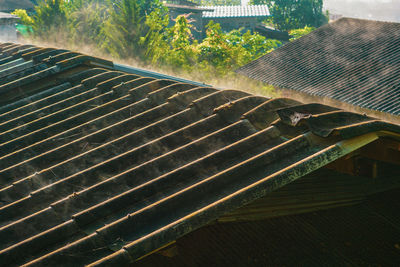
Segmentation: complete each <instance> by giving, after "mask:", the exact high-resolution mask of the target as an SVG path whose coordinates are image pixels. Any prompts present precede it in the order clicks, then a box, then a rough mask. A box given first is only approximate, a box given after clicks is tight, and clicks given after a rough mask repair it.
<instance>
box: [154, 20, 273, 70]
mask: <svg viewBox="0 0 400 267" xmlns="http://www.w3.org/2000/svg"><path fill="white" fill-rule="evenodd" d="M146 23H147V24H148V25H154V26H150V28H151V29H153V30H152V31H151V33H152V34H154V35H152V36H153V37H152V38H154V40H153V41H150V39H151V38H148V39H146V42H147V43H148V44H151V45H150V46H149V49H148V50H147V56H148V57H149V58H151V62H152V63H153V64H156V65H157V66H165V67H173V68H175V69H180V70H184V71H185V72H193V71H196V72H199V71H201V72H203V73H208V74H209V75H218V76H221V75H222V76H224V75H229V74H231V73H232V71H233V70H234V69H236V68H237V67H239V66H242V65H244V64H246V63H248V62H250V61H252V60H254V59H256V58H258V57H259V56H261V55H263V54H265V53H267V52H269V51H271V50H272V49H273V48H275V47H277V46H278V45H280V42H278V41H275V40H267V39H266V38H265V37H263V36H260V35H258V34H251V33H250V31H248V32H246V33H244V34H242V33H241V31H240V30H234V31H231V32H229V33H224V32H223V31H222V30H221V27H220V25H219V24H217V23H214V22H213V21H210V22H209V24H208V25H207V26H206V28H207V30H206V37H205V38H204V40H203V41H202V42H201V43H198V42H197V41H194V40H193V38H192V35H191V27H192V26H191V25H190V23H189V20H188V18H187V17H185V16H178V17H177V19H176V23H175V25H174V26H173V27H172V28H170V29H167V30H165V31H162V29H161V28H156V26H155V25H159V24H158V23H159V21H157V20H155V19H154V17H151V16H149V17H148V18H147V20H146ZM154 44H157V45H154Z"/></svg>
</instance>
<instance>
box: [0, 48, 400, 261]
mask: <svg viewBox="0 0 400 267" xmlns="http://www.w3.org/2000/svg"><path fill="white" fill-rule="evenodd" d="M0 51H1V54H0V77H1V79H0V99H1V103H0V129H1V133H0V185H1V188H0V262H1V263H3V264H4V265H7V266H13V265H21V264H27V265H29V266H56V265H58V264H60V263H63V264H65V265H91V266H109V265H116V266H119V265H124V264H128V263H132V262H134V261H135V260H137V259H139V258H141V257H143V256H145V255H147V254H148V253H151V252H152V251H154V250H156V249H158V248H160V247H162V246H164V245H166V244H168V243H170V242H172V241H174V240H176V239H178V238H179V237H182V236H184V235H186V234H188V233H190V232H192V231H194V230H196V229H198V228H200V227H202V226H204V225H206V224H207V223H209V222H211V221H213V220H215V219H217V218H219V217H221V216H222V215H224V214H226V213H227V212H230V211H232V210H235V209H237V208H239V207H241V206H243V205H245V204H248V203H251V202H253V201H254V200H256V199H259V198H261V197H264V196H266V195H268V194H269V193H270V192H272V191H274V190H276V189H278V188H280V187H282V186H284V185H286V184H289V183H291V182H292V181H295V180H296V179H298V178H300V177H302V176H305V175H307V174H309V173H311V172H313V171H315V170H317V169H319V168H321V167H323V166H326V165H327V164H329V163H331V162H334V161H335V160H337V159H340V158H342V157H344V156H345V155H348V154H349V153H351V152H353V151H355V150H357V149H359V148H361V147H363V146H365V145H367V144H370V143H371V142H374V141H375V140H378V139H379V138H380V137H383V136H387V137H391V138H398V135H399V134H400V127H399V126H398V125H394V124H390V123H387V122H384V121H380V120H376V119H374V118H371V117H367V116H364V115H361V114H356V113H351V112H347V111H343V110H338V109H336V108H333V107H330V106H326V105H321V104H318V103H314V104H302V103H300V102H298V101H295V100H292V99H287V98H277V99H269V98H266V97H261V96H254V95H250V94H248V93H245V92H242V91H236V90H217V89H215V88H212V87H201V86H200V87H199V86H198V85H195V84H191V83H180V82H176V81H174V80H170V79H155V78H151V77H143V76H138V75H134V74H129V73H126V72H121V71H115V69H114V64H113V63H112V62H110V61H106V60H102V59H99V58H95V57H91V56H86V55H82V54H80V53H76V52H71V51H67V50H61V49H51V48H40V47H35V46H30V45H15V44H9V43H7V44H2V45H0Z"/></svg>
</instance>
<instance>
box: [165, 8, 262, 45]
mask: <svg viewBox="0 0 400 267" xmlns="http://www.w3.org/2000/svg"><path fill="white" fill-rule="evenodd" d="M165 6H166V7H167V8H168V9H169V15H170V20H171V22H170V24H171V25H173V22H174V20H175V19H176V17H177V16H179V15H188V16H189V17H188V18H189V20H191V24H192V25H193V26H194V29H193V30H192V33H193V36H194V37H195V38H196V39H201V38H202V37H204V35H205V26H206V25H207V24H208V23H209V22H210V21H211V20H212V21H214V22H216V23H219V24H220V25H221V28H222V30H223V31H227V32H229V31H231V30H234V29H240V28H243V29H244V30H250V31H255V30H256V27H257V26H258V25H260V22H261V21H262V20H264V19H266V18H268V16H270V13H269V10H268V7H267V6H266V5H247V6H199V5H198V4H196V3H194V2H191V1H186V0H171V1H168V2H167V3H166V4H165Z"/></svg>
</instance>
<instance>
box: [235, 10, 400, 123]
mask: <svg viewBox="0 0 400 267" xmlns="http://www.w3.org/2000/svg"><path fill="white" fill-rule="evenodd" d="M399 62H400V23H388V22H377V21H368V20H360V19H349V18H342V19H339V20H337V21H335V22H333V23H330V24H328V25H325V26H323V27H321V28H319V29H317V30H315V31H314V32H312V33H310V34H308V35H306V36H303V37H302V38H299V39H297V40H295V41H293V42H291V43H288V44H286V45H284V46H282V47H280V48H278V49H276V50H275V51H273V52H272V53H269V54H266V55H264V56H262V57H261V58H259V59H257V60H255V61H253V62H251V63H249V64H247V65H245V66H243V67H241V68H240V69H239V70H237V72H238V73H240V74H243V75H246V76H248V77H251V78H253V79H256V80H260V81H263V82H266V83H269V84H272V85H275V86H279V87H281V88H286V89H292V90H296V91H299V92H302V93H305V94H307V95H311V96H318V97H326V98H329V99H334V100H337V101H340V102H345V103H349V104H351V105H354V106H359V107H361V108H365V109H369V110H374V111H378V112H384V113H389V114H393V115H400V105H399V103H400V64H399Z"/></svg>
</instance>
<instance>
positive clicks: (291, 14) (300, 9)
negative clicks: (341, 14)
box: [268, 0, 328, 31]
mask: <svg viewBox="0 0 400 267" xmlns="http://www.w3.org/2000/svg"><path fill="white" fill-rule="evenodd" d="M268 5H269V8H270V12H271V15H272V19H273V22H274V24H275V26H276V27H277V28H278V29H279V30H285V31H287V30H292V29H299V28H304V27H305V26H312V27H319V26H321V25H323V24H325V23H327V22H328V18H327V16H325V15H324V13H323V12H322V6H323V0H301V1H299V0H275V1H273V2H269V3H268Z"/></svg>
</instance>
